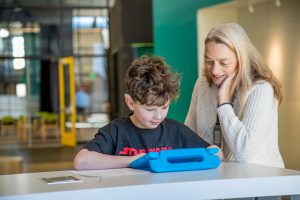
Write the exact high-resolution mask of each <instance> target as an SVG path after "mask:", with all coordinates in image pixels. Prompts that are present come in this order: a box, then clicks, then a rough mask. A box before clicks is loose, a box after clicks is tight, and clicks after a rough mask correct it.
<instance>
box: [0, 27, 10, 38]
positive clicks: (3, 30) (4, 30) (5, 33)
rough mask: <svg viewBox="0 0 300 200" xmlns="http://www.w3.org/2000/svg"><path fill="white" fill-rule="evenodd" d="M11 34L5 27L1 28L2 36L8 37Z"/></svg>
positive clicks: (0, 35) (0, 34)
mask: <svg viewBox="0 0 300 200" xmlns="http://www.w3.org/2000/svg"><path fill="white" fill-rule="evenodd" d="M8 36H9V31H8V30H7V29H5V28H0V37H2V38H7V37H8Z"/></svg>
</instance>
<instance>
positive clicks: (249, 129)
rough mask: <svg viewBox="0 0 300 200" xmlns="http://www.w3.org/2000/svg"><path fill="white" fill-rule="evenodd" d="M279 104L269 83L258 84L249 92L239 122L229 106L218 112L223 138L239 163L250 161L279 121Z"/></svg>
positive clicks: (221, 107)
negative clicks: (273, 125) (271, 128)
mask: <svg viewBox="0 0 300 200" xmlns="http://www.w3.org/2000/svg"><path fill="white" fill-rule="evenodd" d="M277 107H278V106H277V100H276V99H275V97H274V91H273V88H272V86H271V84H269V83H264V84H257V85H255V86H254V87H253V88H252V89H251V90H250V92H249V94H248V98H247V100H246V104H245V108H244V112H243V117H242V119H241V120H240V119H239V118H238V117H237V116H236V115H235V113H234V111H233V108H232V107H231V106H230V105H223V106H220V107H219V108H218V115H219V119H220V123H221V126H222V128H223V133H224V138H225V141H226V143H227V145H228V146H229V148H230V150H231V152H232V153H233V156H234V159H235V160H236V161H237V162H248V161H251V160H252V159H253V158H254V157H255V155H256V153H257V152H259V151H260V148H261V146H262V144H263V142H264V141H265V138H266V137H268V134H270V133H269V132H270V131H269V129H270V126H271V124H272V123H277V121H276V122H274V121H275V120H277Z"/></svg>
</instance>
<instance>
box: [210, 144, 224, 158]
mask: <svg viewBox="0 0 300 200" xmlns="http://www.w3.org/2000/svg"><path fill="white" fill-rule="evenodd" d="M210 148H217V149H218V150H219V151H218V153H217V156H219V158H220V161H221V162H222V161H223V160H224V155H223V151H222V150H221V149H220V148H219V147H218V146H217V145H211V146H209V147H207V149H210Z"/></svg>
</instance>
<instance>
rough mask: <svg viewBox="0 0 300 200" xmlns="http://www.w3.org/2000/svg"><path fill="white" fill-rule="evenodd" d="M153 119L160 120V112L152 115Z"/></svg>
mask: <svg viewBox="0 0 300 200" xmlns="http://www.w3.org/2000/svg"><path fill="white" fill-rule="evenodd" d="M154 119H156V120H160V119H161V112H159V111H157V112H156V113H155V115H154Z"/></svg>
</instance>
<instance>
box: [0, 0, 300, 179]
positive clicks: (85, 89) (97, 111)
mask: <svg viewBox="0 0 300 200" xmlns="http://www.w3.org/2000/svg"><path fill="white" fill-rule="evenodd" d="M299 9H300V2H299V1H298V0H231V1H227V0H226V1H224V0H185V1H181V0H173V1H172V2H170V1H168V0H97V1H96V0H85V1H79V0H52V1H49V0H39V1H37V0H1V1H0V174H10V173H23V172H38V171H52V170H64V169H72V168H73V166H72V160H73V158H74V156H75V155H76V152H77V151H78V150H79V149H80V148H81V147H82V146H83V145H84V144H85V143H86V142H87V141H89V140H91V139H92V138H93V137H94V135H95V133H96V132H97V130H98V129H99V128H101V127H103V126H104V125H106V124H107V123H108V122H109V121H111V120H112V119H114V118H117V117H122V116H127V115H128V113H129V111H128V109H127V107H126V105H125V104H124V98H123V94H124V84H123V81H124V75H125V71H126V69H127V67H128V66H129V65H130V63H131V62H132V60H133V59H135V58H137V57H139V56H141V55H144V54H146V55H159V56H162V57H164V58H165V59H166V62H167V63H168V64H169V65H171V66H172V68H173V69H174V70H175V71H178V72H180V73H182V83H181V95H180V98H179V99H178V101H177V102H175V103H173V104H172V105H171V107H170V111H169V115H168V117H170V118H173V119H175V120H178V121H180V122H184V119H185V116H186V114H187V111H188V108H189V103H190V98H191V94H192V90H193V86H194V83H195V81H196V79H197V78H198V76H199V75H200V72H201V68H202V64H203V63H202V62H203V59H202V57H203V41H204V38H205V36H206V34H207V32H208V30H209V29H210V28H211V27H212V26H213V25H215V24H217V23H220V22H237V23H239V24H241V25H242V26H243V27H244V28H245V30H246V32H247V33H248V35H249V37H250V39H251V40H252V41H253V43H254V45H255V46H256V47H257V49H258V50H259V52H260V53H261V54H262V56H263V57H264V59H265V60H266V61H267V63H268V65H269V66H270V68H271V69H272V70H273V72H274V73H275V75H276V77H277V78H278V79H279V80H280V81H281V83H282V86H283V92H284V97H285V98H284V102H283V104H282V105H281V106H280V112H279V136H280V138H279V143H280V150H281V153H282V155H283V158H284V161H285V164H286V168H290V169H297V170H300V159H299V158H300V148H299V147H298V146H297V145H298V143H300V132H299V130H298V124H297V123H298V121H299V119H300V90H299V89H297V88H298V87H297V86H299V85H300V79H299V78H297V77H300V57H299V55H300V40H299V33H300V23H299V22H298V19H299V17H300V13H299V12H298V10H299Z"/></svg>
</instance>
